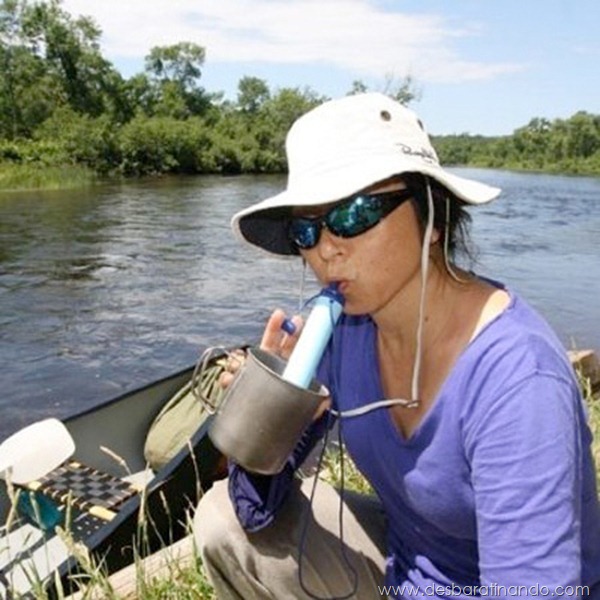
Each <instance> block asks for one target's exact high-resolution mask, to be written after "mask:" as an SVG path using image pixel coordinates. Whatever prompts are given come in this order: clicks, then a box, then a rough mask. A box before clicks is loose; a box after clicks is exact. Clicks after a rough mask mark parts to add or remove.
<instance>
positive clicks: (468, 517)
mask: <svg viewBox="0 0 600 600" xmlns="http://www.w3.org/2000/svg"><path fill="white" fill-rule="evenodd" d="M319 378H320V380H321V381H322V382H323V383H324V384H325V385H327V386H328V387H329V388H330V390H331V391H332V394H333V397H334V401H335V404H336V408H337V409H338V410H341V411H344V410H348V409H352V408H356V407H359V406H364V405H366V404H369V403H371V402H375V401H377V400H381V399H382V398H383V392H382V386H381V381H380V378H379V365H378V361H377V351H376V327H375V324H374V323H373V321H372V320H371V319H370V318H369V317H348V316H344V317H343V318H342V320H341V322H340V323H339V325H338V327H337V328H336V331H335V334H334V338H333V340H332V343H331V345H330V347H329V349H328V353H327V355H326V357H325V359H324V361H323V364H322V365H321V369H320V372H319ZM342 428H343V436H344V440H345V443H346V445H347V448H348V450H349V452H350V454H351V456H352V458H353V459H354V461H355V462H356V464H357V466H358V467H359V469H360V470H361V471H362V472H363V474H364V475H365V476H366V477H367V478H368V480H369V481H370V482H371V484H372V485H373V487H374V489H375V490H376V492H377V494H378V496H379V498H380V500H381V502H382V503H383V505H384V508H385V510H386V513H387V516H388V553H389V557H388V564H387V572H386V584H387V585H390V586H404V587H412V588H413V590H412V592H408V591H405V592H404V595H406V594H408V593H411V595H423V596H427V597H435V596H449V595H452V596H453V597H457V596H458V597H460V593H459V588H461V589H462V591H464V595H465V597H468V596H472V595H474V594H475V593H476V591H479V592H480V593H481V595H510V596H519V597H524V596H527V595H531V596H534V595H538V596H540V595H544V590H545V588H547V589H548V590H549V591H550V593H552V592H554V591H556V592H557V593H558V592H560V590H561V588H560V587H559V586H563V587H564V586H577V585H582V584H584V585H589V586H592V585H593V584H595V583H596V582H598V581H600V509H599V506H598V499H597V494H596V483H595V472H594V465H593V461H592V458H591V452H590V443H591V434H590V431H589V429H588V427H587V425H586V416H585V412H584V406H583V402H582V400H581V397H580V394H579V390H578V386H577V383H576V380H575V378H574V373H573V369H572V367H571V365H570V363H569V361H568V359H567V357H566V355H565V352H564V349H563V348H562V346H561V344H560V342H559V341H558V340H557V339H556V337H555V335H554V334H553V332H552V331H551V330H550V328H549V327H548V326H547V324H546V323H545V322H544V321H543V320H542V319H541V318H540V317H539V316H538V315H537V313H535V312H534V311H533V310H532V309H531V308H530V307H529V306H528V305H527V304H526V303H524V302H523V301H522V300H521V299H520V298H518V297H516V296H514V295H513V296H512V298H511V303H510V305H509V307H508V308H507V309H506V310H505V311H504V312H503V313H502V314H501V315H499V316H498V317H497V318H496V319H494V320H493V321H491V322H490V323H488V324H487V325H486V326H485V327H484V328H483V329H482V330H481V331H480V332H479V333H478V335H477V336H476V337H475V339H474V340H472V341H471V343H470V344H469V345H468V346H467V348H465V350H464V351H463V352H462V354H461V355H460V357H459V359H458V361H457V363H456V364H455V366H454V368H453V369H452V371H451V373H450V374H449V376H448V378H447V379H446V381H445V382H444V384H443V386H442V388H441V390H440V391H439V393H438V395H437V397H436V398H435V401H434V403H433V405H432V406H431V408H430V409H429V411H428V412H427V414H426V415H425V417H424V419H423V421H422V422H421V423H420V425H419V426H418V428H417V429H416V430H415V431H414V433H413V434H412V435H411V436H410V438H409V439H404V438H403V436H402V435H401V434H400V433H399V431H398V429H397V428H396V426H395V424H394V423H393V420H392V419H391V416H390V413H389V411H388V410H386V409H379V410H374V411H372V412H369V413H367V414H365V415H362V416H360V417H354V418H352V417H349V418H343V419H342ZM304 446H305V447H306V446H307V444H306V440H305V444H304ZM301 454H302V456H303V455H304V454H305V452H302V453H301ZM298 460H299V458H298V457H296V459H294V458H293V457H292V459H291V460H290V465H289V467H288V469H287V471H288V475H286V474H285V472H284V475H283V476H282V477H280V478H279V481H278V482H271V483H270V484H269V494H270V495H271V500H273V499H276V502H275V504H278V503H279V502H280V501H281V500H282V499H283V497H284V492H283V488H284V487H285V485H283V484H284V482H283V480H284V479H286V477H287V479H288V481H289V473H291V471H292V469H293V467H294V466H295V465H296V464H298ZM236 470H237V471H238V473H237V474H235V471H236ZM233 472H234V476H233V477H232V483H231V485H232V488H231V490H232V497H233V498H234V501H237V500H239V498H240V497H247V494H245V493H241V494H240V492H241V490H242V489H243V488H247V487H248V484H249V483H251V482H252V480H253V479H255V478H254V477H248V476H247V474H244V475H242V474H243V472H241V471H240V470H239V469H235V468H234V469H233ZM242 480H243V481H244V482H245V484H242V485H241V486H240V483H241V482H242ZM236 481H237V483H236ZM280 484H281V485H280ZM236 489H237V492H238V493H237V495H236ZM276 490H277V491H278V494H279V497H278V498H275V496H276V495H277V494H275V491H276ZM261 498H262V500H261V501H260V502H262V501H263V500H264V499H265V498H266V496H265V495H264V494H263V496H262V497H261ZM260 502H259V504H260ZM269 504H271V503H270V502H266V503H264V502H263V504H262V506H261V509H260V510H259V511H258V512H260V514H262V516H263V517H264V516H265V515H267V518H266V519H264V521H265V522H267V521H269V516H270V513H271V512H272V511H273V510H274V509H275V506H274V504H271V506H270V507H269V506H268V505H269ZM240 508H241V506H240V504H239V502H238V515H240V518H241V520H242V522H244V521H245V516H246V517H247V516H248V513H247V511H245V510H242V511H241V512H242V513H245V515H244V514H241V513H240V510H239V509H240ZM250 520H251V519H250ZM245 524H246V526H249V527H250V528H252V526H253V524H252V523H250V522H248V521H247V520H246V523H245ZM476 586H483V587H480V588H477V587H476ZM511 586H513V587H511ZM514 586H525V588H518V593H515V590H516V589H517V588H516V587H514ZM536 586H537V588H536ZM543 586H545V588H544V587H543ZM536 590H537V593H536ZM567 591H568V590H567ZM417 592H418V593H417ZM567 595H569V594H567ZM570 595H571V596H572V597H573V596H574V594H570ZM593 595H599V596H600V586H597V587H596V590H595V594H593ZM390 596H393V593H390Z"/></svg>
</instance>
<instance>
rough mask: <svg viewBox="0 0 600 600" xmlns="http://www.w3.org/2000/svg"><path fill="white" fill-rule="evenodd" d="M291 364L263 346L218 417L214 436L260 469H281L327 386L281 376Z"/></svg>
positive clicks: (226, 451)
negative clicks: (306, 384)
mask: <svg viewBox="0 0 600 600" xmlns="http://www.w3.org/2000/svg"><path fill="white" fill-rule="evenodd" d="M285 366H286V363H285V361H283V360H281V359H280V358H278V357H277V356H274V355H272V354H269V353H268V352H265V351H264V350H260V349H258V348H251V349H249V350H248V359H247V360H246V363H245V364H244V366H243V367H242V369H241V370H240V372H238V374H237V375H236V377H235V379H234V380H233V381H232V383H231V385H230V386H229V388H228V390H227V393H226V395H225V397H224V398H223V401H222V402H221V405H220V407H219V409H218V411H217V414H216V415H215V417H214V419H213V422H212V424H211V428H210V430H209V436H210V439H211V440H212V442H213V444H214V445H215V446H216V447H217V448H218V449H219V450H220V451H221V452H223V454H225V455H226V456H228V457H229V458H231V459H233V460H234V461H235V462H236V463H238V464H239V465H241V466H242V467H244V468H245V469H247V470H248V471H252V472H254V473H261V474H264V475H274V474H276V473H279V472H280V471H281V470H282V469H283V467H284V465H285V462H286V460H287V458H288V457H289V455H290V454H291V453H292V451H293V449H294V447H295V446H296V443H297V442H298V440H299V439H300V437H301V435H302V433H303V432H304V430H305V429H306V428H307V427H308V425H310V423H311V422H312V420H313V418H314V415H315V413H316V411H317V408H318V407H319V405H320V404H321V402H322V401H323V400H324V399H325V398H327V396H328V395H329V392H328V390H327V388H325V387H324V386H322V385H321V384H319V383H318V382H317V381H316V380H313V381H312V382H311V384H310V386H309V388H308V389H304V388H300V387H298V386H296V385H294V384H292V383H290V382H288V381H286V380H285V379H282V377H281V375H282V373H283V371H284V369H285Z"/></svg>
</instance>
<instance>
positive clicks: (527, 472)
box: [465, 372, 582, 596]
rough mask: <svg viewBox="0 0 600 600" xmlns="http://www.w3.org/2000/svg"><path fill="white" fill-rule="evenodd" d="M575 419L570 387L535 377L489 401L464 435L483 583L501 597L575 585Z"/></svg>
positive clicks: (575, 399) (576, 405) (556, 591)
mask: <svg viewBox="0 0 600 600" xmlns="http://www.w3.org/2000/svg"><path fill="white" fill-rule="evenodd" d="M581 418H582V412H581V406H580V398H579V394H578V391H577V387H576V384H575V382H574V381H569V380H567V379H566V378H564V379H563V378H561V377H558V376H556V375H553V374H551V373H543V372H537V373H535V374H533V375H530V376H528V377H527V378H525V379H523V380H521V381H520V382H518V383H516V384H515V385H514V386H513V387H512V388H511V389H509V390H508V391H507V392H505V393H504V394H503V395H502V397H500V398H497V399H496V400H495V401H494V402H490V403H489V404H488V405H487V407H486V410H485V411H484V412H483V413H480V414H478V415H477V416H476V418H475V421H474V424H473V426H472V427H471V428H470V430H469V431H468V433H467V436H466V446H465V447H466V452H467V457H468V459H469V461H470V464H471V469H472V472H471V477H472V483H473V487H474V491H475V503H476V506H475V508H476V515H477V535H478V546H479V568H480V577H481V584H482V585H485V586H498V587H497V588H496V589H497V590H498V593H499V594H500V595H504V596H506V595H511V591H510V590H511V588H510V587H509V586H525V587H523V588H519V589H520V590H522V591H523V593H522V594H521V593H519V596H528V595H536V594H535V589H536V586H537V589H538V590H539V589H540V588H541V586H546V588H548V591H549V592H550V594H549V595H560V594H561V590H563V593H564V588H565V587H566V586H569V585H579V584H580V579H581V486H582V473H581V472H580V465H581V452H582V449H581V440H580V428H581V425H580V422H579V421H580V419H581ZM531 586H533V587H531ZM490 589H494V588H490ZM512 589H515V588H514V587H513V588H512ZM527 590H533V591H531V592H528V591H527ZM538 595H540V594H538Z"/></svg>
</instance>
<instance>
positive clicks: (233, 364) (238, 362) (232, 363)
mask: <svg viewBox="0 0 600 600" xmlns="http://www.w3.org/2000/svg"><path fill="white" fill-rule="evenodd" d="M245 361H246V353H245V352H244V351H243V350H241V349H240V348H236V349H235V350H232V351H231V352H230V353H229V354H228V355H227V359H226V361H225V370H224V371H223V372H222V373H221V375H219V385H220V386H221V387H222V388H227V387H228V386H229V385H230V384H231V382H232V381H233V378H234V376H235V374H236V373H237V372H238V371H239V370H240V369H241V368H242V366H243V365H244V362H245Z"/></svg>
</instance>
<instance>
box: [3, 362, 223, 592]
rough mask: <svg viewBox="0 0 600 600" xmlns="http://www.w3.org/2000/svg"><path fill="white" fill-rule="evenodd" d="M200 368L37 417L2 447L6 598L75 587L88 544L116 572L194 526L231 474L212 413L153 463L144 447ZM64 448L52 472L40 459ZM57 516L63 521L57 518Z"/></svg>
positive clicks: (97, 561) (99, 562) (81, 580)
mask: <svg viewBox="0 0 600 600" xmlns="http://www.w3.org/2000/svg"><path fill="white" fill-rule="evenodd" d="M193 375H194V367H193V366H190V367H188V368H185V369H183V370H181V371H178V372H177V373H174V374H172V375H170V376H168V377H165V378H162V379H160V380H158V381H155V382H153V383H151V384H149V385H145V386H143V387H141V388H139V389H136V390H134V391H131V392H128V393H125V394H122V395H119V396H118V397H116V398H112V399H110V400H108V401H106V402H103V403H101V404H100V405H98V406H95V407H93V408H91V409H88V410H85V411H83V412H80V413H77V414H74V415H72V416H70V417H68V418H66V419H64V420H63V422H62V423H61V422H58V421H56V420H54V419H48V420H44V421H42V422H40V423H37V424H33V425H32V426H30V427H29V428H26V429H27V431H26V430H22V431H21V432H17V433H16V434H13V436H11V437H10V438H9V439H8V440H5V441H4V442H3V443H2V444H1V445H0V470H2V471H3V473H4V476H5V477H4V479H1V480H0V523H3V524H4V525H3V526H2V527H1V528H0V597H1V598H7V599H8V598H12V597H21V595H23V594H27V593H31V590H32V589H33V590H35V589H38V590H39V589H44V590H45V592H46V593H47V595H48V597H49V598H55V597H58V596H59V595H61V594H64V595H65V596H66V595H68V594H69V593H72V592H75V591H77V590H78V589H79V588H80V587H81V585H82V584H85V581H86V572H89V568H90V567H89V565H88V566H86V564H87V559H86V560H82V559H81V556H82V554H81V550H82V549H84V550H85V552H84V555H85V554H87V555H88V556H89V557H90V559H91V562H92V564H93V565H95V567H97V566H100V567H101V569H102V571H103V572H104V573H105V574H111V573H113V572H115V571H117V570H120V569H122V568H123V567H125V566H127V565H129V564H131V563H133V562H134V561H135V560H136V559H138V558H142V557H144V556H147V555H149V554H151V553H154V552H156V551H158V550H159V549H161V548H163V547H165V546H167V545H170V544H172V543H174V542H176V541H177V540H179V539H181V538H182V537H183V536H184V535H185V534H186V533H189V517H190V513H191V511H192V510H193V508H194V507H195V506H196V504H197V502H198V500H199V498H200V497H201V495H202V493H203V491H206V490H207V489H208V488H210V486H211V485H212V483H213V482H214V481H215V480H217V479H219V478H222V477H224V476H225V468H224V466H225V462H224V460H223V456H222V455H221V454H220V453H219V452H218V451H217V450H216V449H215V447H214V446H213V445H212V443H211V441H210V439H209V437H208V435H207V434H208V429H209V427H210V422H211V418H212V417H211V416H210V415H209V414H206V416H205V417H203V422H201V423H200V424H199V427H198V429H197V430H196V431H195V433H193V434H192V435H191V436H190V439H189V440H188V442H187V443H186V444H184V446H183V447H182V448H181V449H180V450H179V451H178V452H176V453H175V455H174V456H173V458H171V459H170V460H168V462H166V464H165V465H164V466H162V467H160V468H158V470H156V471H152V470H150V469H149V468H148V465H147V462H146V459H145V458H144V445H145V442H146V438H147V435H148V431H149V429H150V426H151V424H152V423H153V422H154V420H155V418H156V416H157V414H159V412H160V411H161V409H163V408H164V406H165V405H166V403H167V402H169V400H170V399H172V398H174V396H175V395H177V394H180V395H181V393H182V390H184V391H185V390H186V389H187V390H189V386H190V381H191V380H192V376H193ZM186 386H187V388H186ZM61 428H62V429H61ZM63 430H64V431H63ZM40 434H41V435H40ZM48 439H50V440H53V441H56V443H52V444H51V445H50V446H49V447H48V448H47V450H43V451H41V450H40V449H39V448H38V445H40V444H42V446H40V447H43V444H44V443H46V444H47V443H49V442H48ZM24 442H26V443H24ZM63 443H65V444H66V446H65V447H62V448H60V447H59V446H61V445H63ZM69 444H72V447H69ZM62 452H65V453H66V454H65V456H67V457H68V460H65V461H64V462H61V463H60V465H59V466H58V467H56V468H53V469H51V470H50V472H49V473H48V474H45V471H46V470H47V469H46V468H45V467H44V464H43V463H44V462H47V463H48V464H50V466H52V467H53V466H54V465H53V464H51V463H52V460H53V459H54V457H53V456H52V455H53V454H56V455H57V457H56V458H57V459H59V460H62V458H65V456H62V455H61V453H62ZM7 453H8V454H9V455H10V456H11V457H12V456H14V455H15V454H16V455H17V458H18V459H19V460H18V461H16V462H19V461H20V464H21V463H22V464H23V465H25V466H23V468H24V469H25V471H23V470H21V471H19V469H20V468H21V466H19V465H15V466H14V470H12V467H11V468H10V469H8V468H6V465H4V466H3V465H2V460H3V459H2V456H3V455H6V454H7ZM36 453H37V454H36ZM11 460H12V459H11ZM4 462H6V460H4ZM5 469H6V470H5ZM27 469H33V470H32V471H31V474H29V473H28V472H27ZM40 469H41V470H42V473H41V475H43V476H42V477H40V473H39V472H37V471H40ZM7 474H8V475H7ZM11 474H13V475H14V477H15V478H16V479H18V480H19V481H18V483H13V481H11ZM31 477H35V481H30V479H31ZM32 490H35V491H32ZM82 490H84V491H82ZM17 491H18V496H17V495H16V492H17ZM57 514H58V519H59V520H60V521H61V523H60V524H59V527H55V526H54V524H53V521H52V518H53V516H56V515H57ZM44 519H45V520H44ZM48 519H50V521H48ZM48 523H49V525H48ZM44 527H46V530H45V531H44V529H43V528H44ZM62 530H64V532H66V533H62ZM57 532H58V534H57ZM81 544H83V546H82V545H81ZM61 587H62V591H60V588H61ZM32 597H33V596H32Z"/></svg>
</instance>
